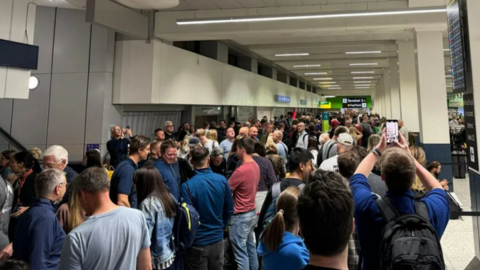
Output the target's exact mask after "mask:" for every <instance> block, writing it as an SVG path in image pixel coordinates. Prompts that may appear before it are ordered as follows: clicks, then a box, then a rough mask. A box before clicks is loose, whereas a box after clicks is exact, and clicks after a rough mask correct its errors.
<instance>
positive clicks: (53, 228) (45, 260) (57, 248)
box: [12, 199, 65, 270]
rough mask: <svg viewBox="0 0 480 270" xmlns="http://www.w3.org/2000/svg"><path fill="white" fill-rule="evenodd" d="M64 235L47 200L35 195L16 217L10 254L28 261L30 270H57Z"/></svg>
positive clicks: (53, 209)
mask: <svg viewBox="0 0 480 270" xmlns="http://www.w3.org/2000/svg"><path fill="white" fill-rule="evenodd" d="M64 239H65V232H64V231H63V228H62V226H60V223H59V222H58V219H57V217H56V216H55V208H54V207H53V205H52V203H51V202H50V200H47V199H36V200H34V201H33V202H32V204H31V205H30V208H29V209H28V210H27V211H26V212H25V213H23V214H22V215H21V216H20V217H19V219H18V223H17V227H16V231H15V237H14V238H13V256H12V258H14V259H17V260H22V261H25V262H27V263H28V264H29V265H30V268H31V269H32V270H37V269H52V270H54V269H55V270H56V269H58V266H59V263H60V252H61V250H62V245H63V240H64Z"/></svg>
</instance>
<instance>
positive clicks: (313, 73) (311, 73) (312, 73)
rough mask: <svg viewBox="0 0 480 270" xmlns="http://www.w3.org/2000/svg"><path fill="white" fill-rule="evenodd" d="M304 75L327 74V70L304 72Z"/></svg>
mask: <svg viewBox="0 0 480 270" xmlns="http://www.w3.org/2000/svg"><path fill="white" fill-rule="evenodd" d="M305 75H327V72H309V73H305Z"/></svg>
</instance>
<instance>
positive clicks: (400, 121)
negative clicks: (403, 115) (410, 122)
mask: <svg viewBox="0 0 480 270" xmlns="http://www.w3.org/2000/svg"><path fill="white" fill-rule="evenodd" d="M398 126H399V127H403V120H402V119H398Z"/></svg>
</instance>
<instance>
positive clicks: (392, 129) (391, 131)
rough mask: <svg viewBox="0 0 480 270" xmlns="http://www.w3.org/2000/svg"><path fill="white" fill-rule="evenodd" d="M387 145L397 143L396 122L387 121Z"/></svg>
mask: <svg viewBox="0 0 480 270" xmlns="http://www.w3.org/2000/svg"><path fill="white" fill-rule="evenodd" d="M386 136H387V144H391V143H392V142H394V141H398V120H387V134H386Z"/></svg>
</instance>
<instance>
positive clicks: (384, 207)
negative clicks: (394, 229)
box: [375, 197, 400, 224]
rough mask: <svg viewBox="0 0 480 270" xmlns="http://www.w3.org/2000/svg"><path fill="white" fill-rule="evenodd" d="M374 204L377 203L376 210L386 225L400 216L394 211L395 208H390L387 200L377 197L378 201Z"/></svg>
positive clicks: (390, 205)
mask: <svg viewBox="0 0 480 270" xmlns="http://www.w3.org/2000/svg"><path fill="white" fill-rule="evenodd" d="M375 202H376V203H377V205H378V208H379V209H380V212H381V213H382V216H383V219H385V221H386V223H387V224H388V223H390V222H391V221H392V220H394V219H395V218H396V217H399V216H400V215H399V214H398V212H397V210H395V208H394V207H393V206H392V204H391V202H390V199H389V198H387V197H384V198H381V197H378V199H376V200H375Z"/></svg>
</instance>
